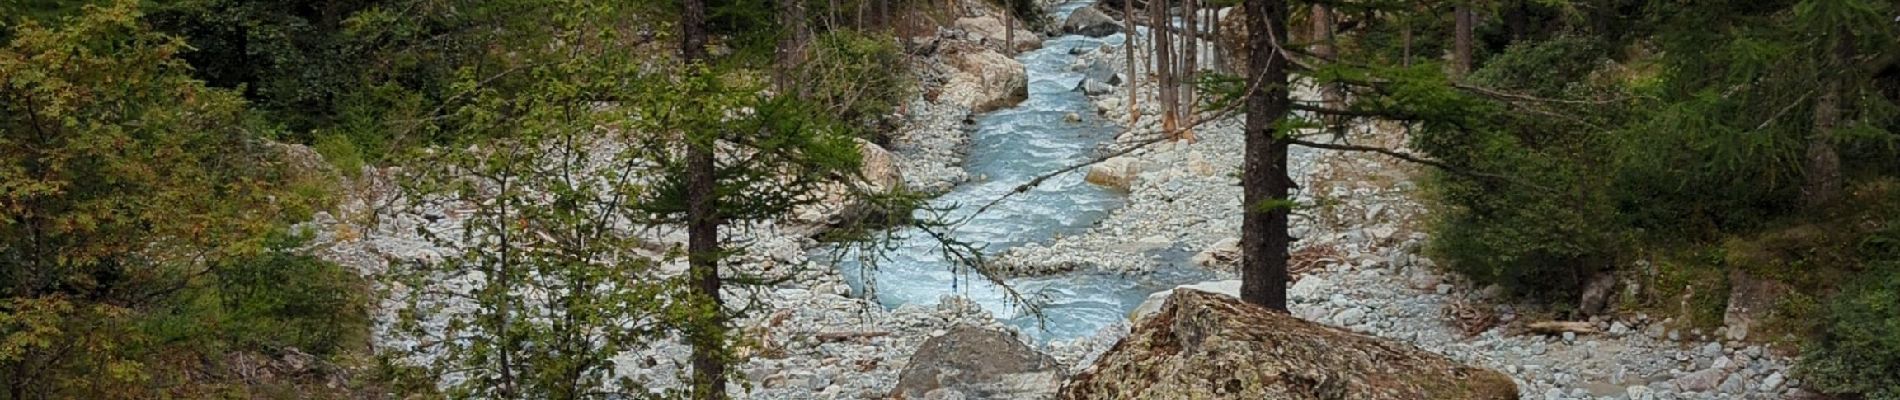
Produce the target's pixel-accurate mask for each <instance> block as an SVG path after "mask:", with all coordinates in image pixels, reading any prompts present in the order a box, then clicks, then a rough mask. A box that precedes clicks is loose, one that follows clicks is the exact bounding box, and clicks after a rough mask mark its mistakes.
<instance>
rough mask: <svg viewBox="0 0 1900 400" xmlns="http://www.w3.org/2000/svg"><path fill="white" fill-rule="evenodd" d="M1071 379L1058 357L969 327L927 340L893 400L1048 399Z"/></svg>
mask: <svg viewBox="0 0 1900 400" xmlns="http://www.w3.org/2000/svg"><path fill="white" fill-rule="evenodd" d="M1066 375H1067V374H1066V373H1065V372H1064V369H1063V368H1062V366H1061V365H1059V364H1057V363H1056V360H1055V358H1052V357H1049V356H1048V355H1046V354H1042V353H1038V352H1036V350H1035V349H1032V348H1030V347H1029V345H1026V344H1023V342H1021V341H1017V340H1016V338H1013V337H1010V335H1009V334H1006V333H1003V332H998V331H993V330H989V329H983V328H976V327H967V326H966V327H960V328H956V329H953V330H951V331H950V332H949V333H945V334H944V335H943V336H938V337H934V338H930V340H925V341H924V344H923V345H922V346H919V347H918V348H917V353H915V354H911V356H910V364H908V365H906V366H905V367H904V372H902V373H901V374H899V375H898V377H897V387H895V388H892V389H891V394H890V398H893V399H1044V398H1049V397H1051V396H1053V395H1054V394H1055V390H1056V389H1057V388H1058V387H1060V386H1061V385H1062V380H1063V379H1064V378H1066V377H1067V376H1066Z"/></svg>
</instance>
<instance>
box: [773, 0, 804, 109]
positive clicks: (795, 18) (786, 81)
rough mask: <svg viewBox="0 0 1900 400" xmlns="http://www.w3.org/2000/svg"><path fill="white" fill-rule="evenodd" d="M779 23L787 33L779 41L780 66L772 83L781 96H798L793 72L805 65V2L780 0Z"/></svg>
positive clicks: (774, 71)
mask: <svg viewBox="0 0 1900 400" xmlns="http://www.w3.org/2000/svg"><path fill="white" fill-rule="evenodd" d="M778 7H779V10H778V11H779V23H780V25H782V26H784V29H785V32H784V33H782V34H780V36H779V39H778V65H777V66H775V67H774V68H772V81H773V83H774V84H776V85H777V86H778V91H779V93H780V94H789V95H797V94H799V93H793V90H792V89H793V86H795V85H796V84H797V81H795V80H794V79H793V76H794V75H795V74H794V72H793V71H795V70H797V69H798V66H799V65H800V64H804V63H805V61H804V58H805V42H806V37H805V5H804V1H803V0H778Z"/></svg>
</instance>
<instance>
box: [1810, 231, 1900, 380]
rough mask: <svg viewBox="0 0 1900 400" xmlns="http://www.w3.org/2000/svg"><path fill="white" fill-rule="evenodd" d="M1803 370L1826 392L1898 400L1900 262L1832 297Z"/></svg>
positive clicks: (1879, 268)
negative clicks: (1823, 330) (1822, 330)
mask: <svg viewBox="0 0 1900 400" xmlns="http://www.w3.org/2000/svg"><path fill="white" fill-rule="evenodd" d="M1822 324H1823V327H1824V329H1825V333H1822V334H1821V335H1820V336H1819V337H1817V338H1816V340H1814V341H1813V342H1812V343H1811V344H1809V345H1808V346H1806V348H1805V349H1804V354H1803V355H1802V358H1801V365H1800V369H1799V371H1801V373H1802V376H1803V377H1804V379H1805V382H1807V383H1808V384H1809V385H1810V387H1812V388H1815V389H1817V390H1820V391H1822V392H1826V393H1858V394H1864V395H1866V396H1868V398H1870V399H1882V400H1891V399H1900V262H1896V261H1888V262H1885V263H1883V264H1881V265H1878V266H1875V269H1874V270H1872V271H1868V272H1867V273H1866V274H1864V275H1863V279H1857V280H1856V281H1855V282H1850V283H1848V285H1847V286H1846V288H1845V289H1843V290H1842V291H1841V293H1840V294H1839V295H1836V296H1834V299H1833V300H1832V301H1830V303H1829V304H1828V306H1827V310H1826V315H1825V316H1824V317H1823V322H1822Z"/></svg>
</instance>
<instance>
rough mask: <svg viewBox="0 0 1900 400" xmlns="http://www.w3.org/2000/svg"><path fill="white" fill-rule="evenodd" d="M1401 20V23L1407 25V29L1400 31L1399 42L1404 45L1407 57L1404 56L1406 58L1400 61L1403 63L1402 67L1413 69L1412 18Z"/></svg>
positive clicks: (1401, 18)
mask: <svg viewBox="0 0 1900 400" xmlns="http://www.w3.org/2000/svg"><path fill="white" fill-rule="evenodd" d="M1399 18H1400V22H1399V23H1401V24H1405V27H1404V28H1403V29H1402V30H1400V31H1399V41H1400V42H1402V43H1404V47H1405V53H1404V54H1405V55H1404V56H1403V57H1404V58H1403V59H1402V60H1401V61H1400V63H1401V64H1400V65H1404V66H1406V67H1411V66H1412V17H1408V16H1400V17H1399Z"/></svg>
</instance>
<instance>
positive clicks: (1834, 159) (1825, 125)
mask: <svg viewBox="0 0 1900 400" xmlns="http://www.w3.org/2000/svg"><path fill="white" fill-rule="evenodd" d="M1835 35H1838V36H1836V37H1835V38H1834V40H1833V43H1832V44H1833V46H1832V47H1833V48H1831V49H1829V50H1828V54H1827V56H1826V57H1827V61H1826V62H1825V63H1823V64H1822V74H1823V75H1822V78H1821V82H1820V83H1821V88H1820V91H1821V95H1820V97H1817V98H1815V100H1814V132H1813V133H1811V134H1809V136H1808V151H1807V165H1806V166H1805V167H1804V168H1803V178H1804V182H1802V184H1801V202H1802V204H1803V205H1805V206H1807V207H1808V208H1809V209H1814V208H1820V207H1826V206H1828V205H1831V204H1834V202H1835V201H1836V200H1838V199H1839V198H1840V196H1841V156H1840V153H1839V151H1837V150H1835V148H1834V130H1835V129H1836V128H1839V127H1840V123H1841V108H1842V104H1841V102H1842V98H1841V90H1842V88H1841V87H1842V86H1843V82H1842V80H1843V79H1844V77H1843V76H1842V74H1843V73H1844V72H1845V71H1847V70H1848V69H1849V65H1847V63H1848V62H1849V60H1852V59H1853V57H1854V54H1853V52H1854V48H1853V45H1852V44H1851V42H1850V41H1849V40H1848V37H1847V32H1845V31H1837V32H1836V33H1835Z"/></svg>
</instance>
